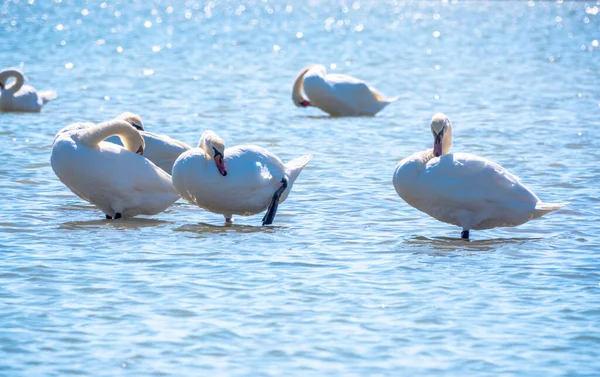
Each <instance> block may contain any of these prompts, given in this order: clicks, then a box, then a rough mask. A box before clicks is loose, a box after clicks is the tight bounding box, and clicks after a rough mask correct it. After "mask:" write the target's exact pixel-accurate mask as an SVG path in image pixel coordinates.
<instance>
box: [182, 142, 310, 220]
mask: <svg viewBox="0 0 600 377" xmlns="http://www.w3.org/2000/svg"><path fill="white" fill-rule="evenodd" d="M311 157H312V155H311V154H308V155H305V156H302V157H300V158H297V159H294V160H292V161H290V162H288V163H287V164H284V163H283V162H282V161H281V160H280V159H279V158H278V157H277V156H275V155H274V154H272V153H271V152H269V151H268V150H266V149H264V148H261V147H258V146H254V145H239V146H235V147H231V148H227V149H225V143H224V142H223V139H221V138H220V137H219V136H217V134H216V133H214V132H213V131H210V130H208V131H204V133H203V134H202V137H201V138H200V142H199V143H198V148H194V149H192V150H189V151H187V152H185V153H183V154H182V155H181V156H179V158H178V159H177V161H175V165H174V166H173V184H174V185H175V188H176V189H177V191H178V192H179V195H181V197H182V198H184V199H185V200H187V201H189V202H191V203H193V204H196V205H198V206H199V207H202V208H204V209H206V210H208V211H210V212H215V213H220V214H222V215H223V216H224V217H225V220H226V221H227V222H231V221H232V218H233V215H234V214H237V215H242V216H249V215H254V214H257V213H259V212H262V211H264V210H265V209H266V210H267V212H266V214H265V216H264V217H263V220H262V223H263V225H267V224H271V223H272V222H273V219H274V218H275V214H276V213H277V206H278V205H279V203H281V202H283V201H285V199H286V198H287V196H288V195H289V193H290V191H291V189H292V186H293V184H294V182H295V181H296V178H298V175H299V174H300V172H301V171H302V169H303V168H304V166H306V164H307V163H308V161H309V160H310V159H311Z"/></svg>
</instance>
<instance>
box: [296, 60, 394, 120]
mask: <svg viewBox="0 0 600 377" xmlns="http://www.w3.org/2000/svg"><path fill="white" fill-rule="evenodd" d="M302 89H304V92H305V93H306V96H307V97H308V98H305V97H304V96H303V95H302ZM396 99H397V98H389V99H388V98H385V97H384V96H383V95H382V94H381V93H379V92H378V91H377V90H375V89H374V88H373V87H370V86H369V85H367V84H366V83H365V82H364V81H362V80H359V79H357V78H354V77H351V76H348V75H342V74H327V71H326V70H325V67H324V66H322V65H320V64H315V65H311V66H308V67H306V68H304V69H303V70H302V71H301V72H300V74H298V77H296V81H295V82H294V87H293V89H292V100H293V101H294V104H295V105H296V106H298V107H307V106H314V107H317V108H319V109H321V110H323V111H325V112H326V113H329V115H332V116H359V115H375V114H376V113H378V112H379V111H381V110H382V109H383V108H384V107H386V106H387V105H388V104H390V103H392V102H394V101H395V100H396Z"/></svg>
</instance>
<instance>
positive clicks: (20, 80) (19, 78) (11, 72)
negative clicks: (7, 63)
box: [0, 68, 25, 93]
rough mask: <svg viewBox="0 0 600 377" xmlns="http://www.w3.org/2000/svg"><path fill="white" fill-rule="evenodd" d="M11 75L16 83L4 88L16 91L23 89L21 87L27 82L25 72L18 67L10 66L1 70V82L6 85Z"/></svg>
mask: <svg viewBox="0 0 600 377" xmlns="http://www.w3.org/2000/svg"><path fill="white" fill-rule="evenodd" d="M11 77H14V78H15V80H16V81H15V83H14V84H12V85H11V86H9V87H8V88H6V87H5V88H4V90H8V91H11V92H13V93H16V92H18V91H19V89H21V87H23V84H24V83H25V77H24V76H23V73H22V72H21V71H19V70H18V69H15V68H9V69H5V70H3V71H2V72H0V83H2V85H6V82H7V81H8V79H10V78H11Z"/></svg>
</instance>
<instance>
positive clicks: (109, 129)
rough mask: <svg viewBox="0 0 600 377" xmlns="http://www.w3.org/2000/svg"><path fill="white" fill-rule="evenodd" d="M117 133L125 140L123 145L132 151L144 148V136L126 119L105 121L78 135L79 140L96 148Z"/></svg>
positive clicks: (136, 151)
mask: <svg viewBox="0 0 600 377" xmlns="http://www.w3.org/2000/svg"><path fill="white" fill-rule="evenodd" d="M113 135H116V136H118V137H119V138H120V139H121V141H122V142H123V146H124V147H125V149H127V150H128V151H130V152H133V153H138V152H139V151H140V146H141V148H142V150H143V148H144V147H145V145H144V138H143V137H142V135H141V134H140V133H139V131H138V130H136V129H135V127H133V126H132V125H131V124H129V123H127V122H126V121H124V120H120V119H113V120H110V121H108V122H103V123H100V124H99V125H97V126H96V127H93V128H87V129H84V130H82V131H81V132H80V133H79V134H78V135H77V140H78V141H79V142H80V143H81V144H84V145H86V146H88V147H91V148H95V147H97V146H98V144H99V143H100V142H101V141H103V140H105V139H106V138H108V137H110V136H113Z"/></svg>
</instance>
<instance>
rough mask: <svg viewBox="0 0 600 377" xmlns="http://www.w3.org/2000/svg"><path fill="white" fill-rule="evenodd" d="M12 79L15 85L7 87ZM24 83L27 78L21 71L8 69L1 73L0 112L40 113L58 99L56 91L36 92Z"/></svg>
mask: <svg viewBox="0 0 600 377" xmlns="http://www.w3.org/2000/svg"><path fill="white" fill-rule="evenodd" d="M11 77H12V78H14V79H15V83H14V84H12V85H8V86H7V84H8V80H9V79H10V78H11ZM24 83H25V77H24V76H23V73H22V72H21V71H20V70H18V69H16V68H8V69H5V70H3V71H0V111H23V112H40V111H41V110H42V107H43V106H44V105H45V104H46V103H47V102H49V101H51V100H53V99H54V98H56V92H55V91H54V90H47V91H43V92H36V90H35V89H34V88H33V87H32V86H29V85H23V84H24Z"/></svg>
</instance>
